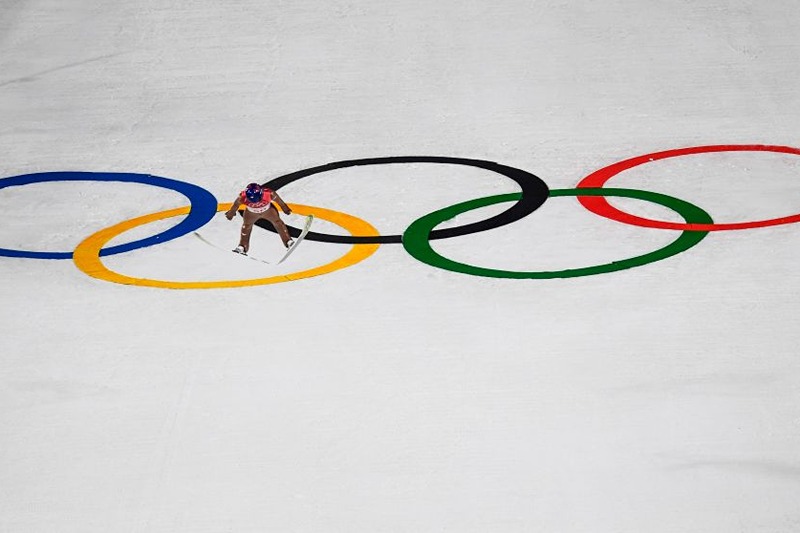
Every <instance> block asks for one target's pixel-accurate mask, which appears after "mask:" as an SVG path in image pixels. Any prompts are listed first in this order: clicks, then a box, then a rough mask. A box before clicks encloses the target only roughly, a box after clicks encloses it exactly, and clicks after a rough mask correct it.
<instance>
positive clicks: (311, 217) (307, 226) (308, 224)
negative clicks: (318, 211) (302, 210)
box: [277, 215, 314, 264]
mask: <svg viewBox="0 0 800 533" xmlns="http://www.w3.org/2000/svg"><path fill="white" fill-rule="evenodd" d="M312 222H314V215H308V216H306V224H305V226H303V231H301V232H300V236H299V237H297V239H296V240H295V241H294V243H293V244H292V245H291V246H290V247H289V248H288V249H287V250H286V253H285V254H284V256H283V257H281V259H280V261H278V263H277V264H281V263H283V262H284V261H285V260H286V258H287V257H289V256H290V255H292V252H294V251H295V249H296V248H297V247H298V246H299V245H300V243H301V242H303V239H305V238H306V235H308V230H309V229H311V223H312Z"/></svg>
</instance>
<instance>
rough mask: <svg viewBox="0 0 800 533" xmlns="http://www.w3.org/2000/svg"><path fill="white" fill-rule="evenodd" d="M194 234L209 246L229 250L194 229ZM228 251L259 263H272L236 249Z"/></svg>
mask: <svg viewBox="0 0 800 533" xmlns="http://www.w3.org/2000/svg"><path fill="white" fill-rule="evenodd" d="M194 236H195V237H197V238H198V239H200V240H201V241H203V242H204V243H206V244H208V245H209V246H213V247H214V248H216V249H218V250H223V251H228V250H230V249H229V248H224V247H222V246H220V245H218V244H214V243H213V242H211V241H209V240H208V239H206V238H205V237H203V236H202V235H200V234H199V233H197V232H196V231H195V232H194ZM230 251H231V252H233V253H235V254H236V255H240V256H242V257H246V258H248V259H252V260H253V261H258V262H259V263H266V264H268V265H271V264H272V263H270V262H269V261H267V260H266V259H261V258H260V257H254V256H252V255H248V254H243V253H241V252H237V251H236V250H230Z"/></svg>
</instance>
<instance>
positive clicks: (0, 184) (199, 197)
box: [0, 172, 217, 259]
mask: <svg viewBox="0 0 800 533" xmlns="http://www.w3.org/2000/svg"><path fill="white" fill-rule="evenodd" d="M49 181H122V182H129V183H144V184H146V185H155V186H156V187H163V188H165V189H172V190H173V191H176V192H179V193H181V194H182V195H184V196H186V198H188V199H189V202H190V203H191V211H189V216H188V217H186V218H185V219H184V220H182V221H181V222H180V223H179V224H177V225H176V226H174V227H172V228H170V229H168V230H166V231H163V232H161V233H159V234H157V235H153V236H152V237H148V238H146V239H141V240H138V241H134V242H129V243H127V244H120V245H117V246H112V247H110V248H106V249H103V250H100V255H103V256H106V255H113V254H119V253H122V252H130V251H131V250H137V249H139V248H144V247H145V246H153V245H154V244H159V243H162V242H167V241H170V240H172V239H177V238H178V237H182V236H183V235H186V234H187V233H191V232H192V231H194V230H196V229H197V228H199V227H201V226H203V225H205V224H206V222H208V221H209V220H211V218H212V217H213V216H214V213H216V210H217V199H216V198H214V195H213V194H211V193H210V192H208V191H207V190H205V189H203V188H202V187H198V186H197V185H192V184H191V183H186V182H183V181H178V180H173V179H169V178H161V177H159V176H151V175H150V174H129V173H116V172H101V173H98V172H43V173H40V174H25V175H21V176H14V177H11V178H4V179H0V189H3V188H5V187H13V186H16V185H28V184H31V183H41V182H49ZM72 255H73V254H72V252H32V251H27V250H10V249H7V248H0V256H5V257H26V258H31V259H71V258H72Z"/></svg>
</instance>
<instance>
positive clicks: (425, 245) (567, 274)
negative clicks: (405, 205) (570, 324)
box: [403, 188, 714, 279]
mask: <svg viewBox="0 0 800 533" xmlns="http://www.w3.org/2000/svg"><path fill="white" fill-rule="evenodd" d="M520 195H521V193H512V194H501V195H498V196H487V197H484V198H478V199H475V200H470V201H468V202H463V203H460V204H455V205H451V206H449V207H445V208H444V209H440V210H438V211H434V212H433V213H430V214H428V215H425V216H424V217H422V218H419V219H417V220H415V221H414V222H413V223H412V224H411V225H410V226H409V227H408V229H406V231H405V233H403V247H404V248H405V249H406V251H407V252H408V253H409V254H411V255H412V256H413V257H414V258H416V259H418V260H419V261H422V262H423V263H426V264H428V265H430V266H433V267H437V268H441V269H444V270H450V271H452V272H460V273H462V274H470V275H473V276H483V277H489V278H511V279H553V278H576V277H580V276H593V275H595V274H606V273H608V272H616V271H618V270H625V269H628V268H633V267H637V266H643V265H646V264H648V263H654V262H656V261H660V260H662V259H666V258H668V257H672V256H673V255H677V254H679V253H681V252H684V251H686V250H688V249H689V248H691V247H692V246H694V245H695V244H697V243H699V242H700V241H702V240H703V238H705V236H706V235H708V232H707V231H683V232H681V234H680V236H679V237H678V238H677V239H676V240H675V241H673V242H671V243H670V244H668V245H667V246H665V247H663V248H660V249H658V250H656V251H654V252H650V253H647V254H644V255H639V256H636V257H631V258H629V259H622V260H620V261H613V262H611V263H607V264H605V265H596V266H589V267H583V268H574V269H568V270H556V271H543V272H517V271H512V270H496V269H493V268H482V267H478V266H473V265H468V264H465V263H459V262H457V261H453V260H451V259H447V258H446V257H443V256H441V255H439V254H438V253H437V252H435V251H434V250H433V248H431V243H430V241H429V240H428V236H429V235H430V232H431V231H432V230H433V228H435V227H436V226H438V225H439V224H441V223H442V222H444V221H445V220H449V219H451V218H453V217H455V216H457V215H460V214H462V213H465V212H467V211H471V210H473V209H478V208H481V207H486V206H489V205H494V204H499V203H502V202H513V201H517V200H519V198H520ZM550 196H618V197H624V198H636V199H638V200H646V201H648V202H653V203H656V204H659V205H663V206H664V207H668V208H669V209H672V210H673V211H675V212H676V213H678V214H679V215H681V216H682V217H683V218H684V219H685V220H686V222H687V223H689V224H711V223H713V222H714V221H713V220H712V219H711V215H709V214H708V213H706V212H705V211H703V210H702V209H700V208H699V207H697V206H696V205H693V204H690V203H689V202H686V201H684V200H679V199H677V198H673V197H672V196H667V195H665V194H659V193H654V192H649V191H640V190H635V189H614V188H608V189H606V188H586V189H556V190H551V191H550Z"/></svg>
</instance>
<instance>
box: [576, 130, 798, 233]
mask: <svg viewBox="0 0 800 533" xmlns="http://www.w3.org/2000/svg"><path fill="white" fill-rule="evenodd" d="M709 152H778V153H784V154H794V155H800V149H797V148H792V147H789V146H769V145H761V144H726V145H717V146H694V147H689V148H678V149H675V150H666V151H664V152H656V153H652V154H645V155H641V156H638V157H633V158H631V159H626V160H624V161H620V162H618V163H614V164H613V165H609V166H607V167H605V168H601V169H600V170H597V171H595V172H592V173H591V174H589V175H588V176H586V177H585V178H583V180H581V182H580V183H578V186H577V187H578V188H579V189H581V188H587V187H602V186H604V185H605V184H606V182H607V181H608V180H610V179H611V178H613V177H614V176H616V175H617V174H619V173H620V172H624V171H625V170H628V169H631V168H633V167H636V166H639V165H643V164H645V163H649V162H651V161H657V160H659V159H666V158H669V157H679V156H683V155H689V154H704V153H709ZM578 200H579V201H580V202H581V204H582V205H583V206H584V207H585V208H586V209H588V210H589V211H591V212H592V213H595V214H597V215H600V216H602V217H606V218H610V219H611V220H616V221H618V222H623V223H625V224H631V225H634V226H643V227H646V228H659V229H676V230H689V231H722V230H738V229H749V228H762V227H767V226H777V225H780V224H792V223H794V222H800V213H798V214H796V215H791V216H786V217H781V218H772V219H769V220H757V221H752V222H735V223H729V224H711V223H708V224H690V223H675V222H665V221H661V220H653V219H649V218H644V217H638V216H635V215H632V214H630V213H625V212H624V211H621V210H619V209H617V208H616V207H613V206H612V205H611V204H609V203H608V201H607V200H606V199H605V198H598V197H593V198H589V197H581V198H578Z"/></svg>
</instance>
